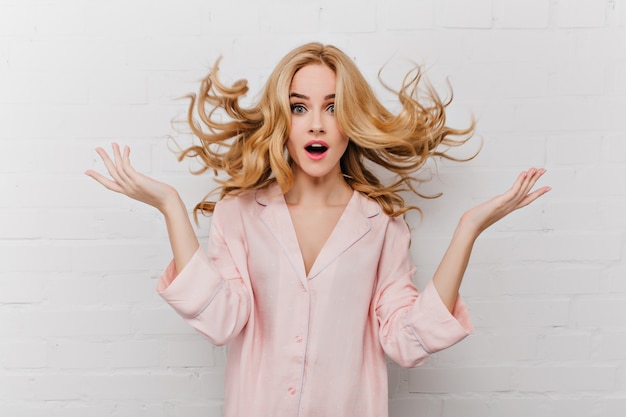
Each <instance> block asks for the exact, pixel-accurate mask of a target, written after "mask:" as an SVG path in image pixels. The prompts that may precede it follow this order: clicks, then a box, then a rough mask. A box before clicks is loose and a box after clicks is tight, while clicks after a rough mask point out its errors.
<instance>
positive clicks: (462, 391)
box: [0, 0, 626, 417]
mask: <svg viewBox="0 0 626 417" xmlns="http://www.w3.org/2000/svg"><path fill="white" fill-rule="evenodd" d="M310 40H321V41H323V42H329V43H333V44H336V45H338V46H340V47H342V48H344V49H345V50H346V51H347V52H348V53H349V54H350V55H351V56H353V57H354V58H355V59H356V61H357V63H358V64H359V65H360V67H361V68H362V70H363V72H364V73H365V75H366V76H367V78H368V79H370V80H375V78H376V73H377V71H378V69H379V68H380V66H381V65H383V64H385V63H386V62H387V61H388V60H389V59H391V61H390V62H389V63H388V64H387V67H386V69H385V72H384V73H383V76H384V78H385V80H386V81H387V82H390V83H393V82H397V81H398V79H397V77H398V76H399V75H400V74H401V73H402V72H403V71H404V70H405V69H406V68H407V66H406V65H407V62H409V61H415V62H418V63H423V64H425V65H427V66H428V67H429V73H428V74H429V75H430V78H431V80H432V81H433V82H434V83H435V84H437V85H443V83H444V81H445V78H446V77H449V78H450V81H451V83H452V85H453V86H454V88H455V90H454V91H455V99H456V100H455V103H454V105H453V106H452V108H451V109H450V120H451V121H452V122H453V123H455V122H456V123H459V124H462V123H463V122H465V121H467V120H468V115H469V114H470V113H471V112H473V113H474V114H476V115H477V116H478V117H479V125H478V136H480V137H481V138H482V140H483V143H484V148H483V151H482V152H481V154H480V155H479V157H478V158H476V159H475V160H473V161H471V162H469V163H466V164H455V163H449V162H440V163H438V164H437V166H438V171H439V176H437V177H435V178H434V179H433V180H432V181H431V182H430V183H428V184H426V185H425V186H424V189H425V190H428V191H433V192H436V191H440V190H443V191H444V192H445V194H444V196H443V197H441V198H439V199H436V200H432V201H419V202H418V203H419V204H420V205H421V206H422V207H423V209H424V218H423V221H421V220H420V218H419V216H417V215H416V214H411V215H410V216H409V220H410V221H411V223H412V225H413V227H414V235H413V246H412V250H413V255H414V258H415V261H416V262H417V263H418V266H419V275H418V277H417V282H418V284H419V285H423V284H424V283H425V282H426V280H428V278H429V276H430V274H431V273H432V272H433V271H434V269H435V267H436V264H437V262H438V260H439V258H440V257H441V255H442V252H443V250H444V248H445V246H446V244H447V241H448V239H449V238H450V235H451V233H452V230H453V228H454V226H455V223H456V221H457V219H458V217H459V216H460V214H461V213H462V212H463V211H464V210H465V209H466V208H469V207H470V206H471V205H473V204H475V203H477V202H479V201H481V200H483V199H485V198H487V197H489V196H491V195H493V194H495V193H498V192H501V191H503V190H504V189H505V188H506V187H507V186H508V185H509V184H510V183H511V181H512V180H513V179H514V178H515V176H516V175H517V173H518V172H519V171H520V170H522V169H524V168H526V167H529V166H533V165H535V166H545V167H547V168H548V170H549V171H548V174H546V176H545V178H544V179H543V180H542V183H545V184H550V185H552V187H553V191H552V192H551V193H549V194H548V195H547V196H545V197H544V198H543V199H542V200H541V201H539V202H537V203H536V204H535V205H534V206H532V207H529V208H528V209H526V210H524V211H521V212H519V213H515V214H514V215H512V216H510V218H507V219H505V220H504V221H503V222H501V223H500V224H497V225H496V226H494V227H493V228H492V229H490V230H489V231H487V232H486V233H485V234H484V236H482V237H481V239H480V241H479V242H478V244H477V247H476V250H475V253H474V257H473V261H472V264H471V266H470V269H469V271H468V273H467V277H466V281H465V282H464V284H463V288H462V291H463V294H464V296H465V299H466V300H467V303H468V304H469V308H470V310H471V313H472V315H473V319H474V322H475V325H476V333H475V335H473V336H471V337H470V338H469V339H467V340H465V341H464V342H462V343H461V344H459V345H457V346H454V347H453V348H451V349H449V350H447V351H444V352H441V353H439V354H436V355H434V356H433V357H432V358H431V360H430V361H429V362H428V363H427V364H426V365H424V366H423V367H421V368H418V369H414V370H404V369H399V368H398V367H397V366H395V365H393V364H392V365H390V395H391V402H390V409H391V416H393V417H408V416H423V417H435V416H436V417H456V416H463V417H487V416H493V417H500V416H507V417H511V416H513V417H516V416H520V417H522V416H523V417H530V416H532V417H537V416H541V417H543V416H545V417H548V416H550V417H553V416H568V417H623V416H624V413H625V412H626V262H625V259H626V245H625V244H626V220H625V219H626V216H625V213H626V127H625V124H624V119H625V115H626V81H625V80H626V0H525V1H522V0H471V1H470V0H465V1H460V0H442V1H435V0H391V1H389V0H359V1H356V0H350V1H341V2H337V1H323V0H316V1H315V0H314V1H310V2H286V1H281V0H273V1H271V0H270V1H265V2H258V1H254V0H237V1H214V0H208V1H206V0H204V1H201V0H157V1H149V0H123V1H122V0H113V1H100V2H95V1H85V0H58V1H54V2H52V1H48V0H0V149H1V150H2V151H1V152H0V416H3V417H4V416H11V417H17V416H25V417H39V416H42V417H43V416H45V417H50V416H52V417H61V416H63V417H74V416H81V417H82V416H85V415H88V416H91V417H105V416H106V417H109V416H120V417H121V416H124V417H126V416H128V417H142V416H145V417H166V416H167V417H173V416H176V417H200V416H202V417H208V416H219V414H220V404H221V399H222V396H223V385H222V378H223V369H224V363H225V351H224V349H222V348H214V347H212V346H211V345H209V344H208V343H207V342H205V341H204V340H203V339H202V338H201V337H200V336H198V335H197V334H195V333H194V332H193V331H192V330H191V329H190V328H189V327H188V326H186V325H185V324H184V323H183V322H182V320H181V319H180V318H179V317H178V316H176V315H175V313H174V312H173V311H172V310H170V309H169V307H167V306H166V305H165V304H164V303H163V302H162V301H161V300H160V299H159V297H158V296H156V295H155V293H154V286H155V282H156V277H157V276H158V274H159V272H160V271H161V270H162V269H163V268H164V266H165V265H166V263H167V262H168V260H169V257H170V253H169V248H168V244H167V239H166V233H165V228H164V226H163V224H162V221H161V219H160V216H159V215H158V214H157V213H156V212H155V211H153V210H151V209H149V208H147V207H143V206H141V205H140V204H137V203H134V202H132V201H130V200H128V199H125V198H123V197H121V196H117V195H114V194H112V193H110V192H108V191H106V190H104V189H103V188H102V187H100V186H98V185H97V184H96V183H95V182H93V181H92V180H90V179H89V178H87V177H85V176H84V175H83V171H84V170H85V169H88V168H93V167H96V168H97V169H99V170H102V166H101V164H100V163H99V162H98V161H97V157H96V154H95V153H94V152H93V148H94V147H95V146H106V145H108V144H109V143H110V142H111V141H113V140H117V141H121V142H123V143H125V144H130V145H131V146H132V147H133V158H134V161H135V164H136V166H137V167H138V169H140V170H141V171H144V172H146V173H149V174H151V175H154V176H156V177H158V178H160V179H163V180H165V181H168V182H171V183H172V184H174V185H176V186H177V187H178V188H179V190H180V192H181V194H182V195H183V198H184V199H185V201H186V202H187V203H188V204H189V205H190V206H191V205H192V204H193V203H194V202H195V201H196V200H198V199H199V198H201V197H202V196H203V195H204V193H205V192H206V191H207V189H208V185H207V184H206V180H205V179H203V178H195V177H191V176H189V175H188V174H187V172H186V169H187V166H188V165H187V164H186V163H185V164H178V163H176V162H175V159H174V156H173V155H172V154H171V153H170V152H169V151H168V142H167V139H166V137H167V135H169V134H172V133H174V132H173V130H172V128H171V125H170V121H171V120H172V119H173V118H174V117H177V116H180V115H181V114H183V112H184V109H185V102H184V101H178V100H175V98H176V97H179V96H182V95H184V94H186V93H189V92H192V91H194V90H195V89H196V87H197V80H198V78H199V77H200V76H201V75H203V74H204V72H205V71H206V69H207V67H208V66H209V65H210V64H212V62H213V61H214V60H215V59H216V58H217V57H218V56H219V55H224V60H223V63H222V69H223V72H224V75H225V76H226V77H227V79H237V78H248V79H249V80H250V83H251V88H252V92H251V95H254V93H255V92H256V91H258V89H259V88H260V86H261V84H262V82H263V80H264V77H265V76H266V75H267V74H268V72H269V71H270V69H271V68H272V66H273V65H274V64H275V62H276V60H277V59H279V58H280V57H281V56H282V55H283V54H284V53H285V52H286V51H287V50H289V49H291V48H292V47H293V46H295V45H297V44H300V43H302V42H305V41H310ZM374 87H375V88H376V89H377V91H380V90H381V89H380V87H379V86H378V85H376V84H375V85H374ZM385 97H388V96H385ZM179 139H180V140H181V141H185V140H187V138H183V137H179ZM472 146H475V145H470V146H469V147H468V148H467V153H466V154H469V153H470V152H471V150H472V149H475V148H472ZM458 152H461V153H462V152H463V151H462V150H460V151H458ZM208 224H209V221H208V220H203V221H202V222H201V225H200V227H199V228H198V234H199V235H200V236H201V237H203V238H204V237H206V230H207V226H208Z"/></svg>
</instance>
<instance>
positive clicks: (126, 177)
mask: <svg viewBox="0 0 626 417" xmlns="http://www.w3.org/2000/svg"><path fill="white" fill-rule="evenodd" d="M112 147H113V152H112V153H113V159H111V157H110V156H109V154H108V153H107V152H106V151H105V150H104V149H102V148H96V152H97V153H98V155H100V158H102V161H103V162H104V165H105V167H106V169H107V171H108V172H109V175H110V176H111V178H107V177H106V176H104V175H102V174H100V173H98V172H96V171H93V170H87V171H86V172H85V174H86V175H88V176H90V177H91V178H93V179H95V180H96V181H98V182H99V183H100V184H102V185H103V186H105V187H106V188H108V189H109V190H111V191H115V192H117V193H120V194H124V195H126V196H128V197H130V198H132V199H135V200H137V201H140V202H142V203H145V204H149V205H151V206H153V207H155V208H157V209H158V210H159V211H160V212H162V213H164V212H165V210H166V208H167V206H168V204H170V203H172V202H174V201H178V200H179V197H178V193H177V191H176V189H175V188H174V187H172V186H170V185H168V184H165V183H163V182H160V181H157V180H155V179H153V178H150V177H148V176H146V175H144V174H141V173H139V172H137V171H136V170H135V168H133V166H132V165H131V163H130V148H129V147H128V146H125V147H124V153H123V154H122V152H121V151H120V146H119V145H118V144H117V143H113V145H112Z"/></svg>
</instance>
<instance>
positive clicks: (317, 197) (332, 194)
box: [285, 172, 353, 207]
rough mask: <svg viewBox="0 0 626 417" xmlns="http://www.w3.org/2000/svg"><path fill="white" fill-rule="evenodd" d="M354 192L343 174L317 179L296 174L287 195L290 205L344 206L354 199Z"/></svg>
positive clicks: (286, 198) (286, 199)
mask: <svg viewBox="0 0 626 417" xmlns="http://www.w3.org/2000/svg"><path fill="white" fill-rule="evenodd" d="M352 194H353V190H352V188H350V186H349V185H348V183H347V182H346V181H345V179H344V178H343V175H342V174H341V172H339V173H338V174H336V175H331V176H326V177H323V178H315V177H310V176H308V175H305V174H303V173H298V172H295V173H294V182H293V185H292V186H291V189H289V191H287V193H286V194H285V201H286V202H287V204H289V205H307V206H309V207H314V206H343V205H345V204H346V203H347V202H348V200H350V198H351V197H352Z"/></svg>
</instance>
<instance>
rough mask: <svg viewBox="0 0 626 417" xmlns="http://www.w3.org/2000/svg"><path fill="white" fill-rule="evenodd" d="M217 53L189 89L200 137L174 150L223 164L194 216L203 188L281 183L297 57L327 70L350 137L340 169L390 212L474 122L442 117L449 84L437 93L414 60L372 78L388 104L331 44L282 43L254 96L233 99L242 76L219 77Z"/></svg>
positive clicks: (210, 165) (206, 163)
mask: <svg viewBox="0 0 626 417" xmlns="http://www.w3.org/2000/svg"><path fill="white" fill-rule="evenodd" d="M219 62H220V60H219V59H218V60H217V62H216V63H215V65H214V66H213V67H212V69H211V70H210V72H209V74H208V75H207V76H206V77H205V78H204V79H203V80H202V83H201V87H200V90H199V93H198V94H197V95H196V94H192V95H190V96H189V98H190V104H189V107H188V111H187V123H188V125H189V126H190V128H191V131H192V133H193V134H194V135H195V136H196V137H197V138H198V139H199V140H200V143H199V144H196V145H193V146H190V147H188V148H186V149H184V150H182V152H181V153H180V155H179V160H183V159H184V158H185V157H191V158H198V159H199V160H200V161H201V163H202V168H201V169H198V170H195V171H194V173H195V174H201V173H203V172H206V171H213V172H214V173H215V175H216V176H217V175H218V173H220V172H221V173H223V174H225V175H221V176H220V177H221V178H216V182H217V184H219V185H218V187H217V188H216V189H215V190H213V191H212V192H211V193H209V194H208V195H207V196H206V197H205V198H204V199H203V200H202V201H201V202H199V203H198V204H197V205H196V206H195V208H194V215H195V216H197V215H198V213H203V214H206V213H212V212H213V210H214V208H215V202H214V201H211V199H210V196H211V195H215V194H219V199H222V198H224V197H226V196H235V195H239V194H241V193H244V192H247V191H250V190H258V189H261V188H264V187H267V186H269V185H270V184H273V183H278V185H279V186H280V188H281V190H282V192H283V193H286V192H287V191H288V190H289V189H290V187H291V185H292V183H293V170H292V162H291V160H290V158H289V156H288V153H287V151H286V142H287V139H288V137H289V133H290V125H291V108H290V103H289V89H290V86H291V81H292V79H293V77H294V74H295V73H296V72H297V71H298V70H300V69H301V68H302V67H304V66H306V65H310V64H322V65H326V66H328V67H329V68H330V69H332V70H333V71H334V72H335V77H336V90H335V116H336V117H337V122H338V125H339V127H340V129H341V130H342V132H343V133H344V134H346V135H347V136H348V138H349V144H348V147H347V149H346V151H345V153H344V155H343V157H342V158H341V162H340V163H341V170H342V173H343V175H344V178H345V180H346V182H347V183H348V184H349V185H350V186H351V187H352V188H353V189H354V190H356V191H358V192H360V193H362V194H363V195H365V196H366V197H368V198H370V199H373V200H375V201H376V202H377V203H378V204H379V205H380V207H381V208H382V210H383V211H384V212H385V213H386V214H388V215H390V216H398V215H401V214H403V213H405V212H406V211H408V210H410V209H417V210H419V208H418V207H416V206H408V205H406V204H405V200H404V198H403V197H402V193H403V192H406V191H410V192H413V193H415V194H417V195H419V196H422V197H425V196H423V195H421V194H420V193H419V192H418V191H417V188H416V183H418V182H419V179H417V178H416V177H415V176H414V174H415V173H416V171H418V170H419V169H420V168H421V167H422V166H423V165H424V163H425V162H426V161H427V160H428V158H430V157H433V156H440V157H443V158H446V159H453V160H457V158H453V157H451V156H449V155H447V154H446V151H447V150H449V149H450V148H451V147H455V146H459V145H461V144H463V143H465V142H467V140H469V139H470V137H471V135H472V133H473V130H474V125H475V123H474V121H473V120H472V122H471V123H470V126H469V127H467V128H463V129H454V128H451V127H448V126H446V114H445V110H446V107H447V106H448V105H449V104H450V102H451V101H452V94H450V98H449V99H447V100H445V101H444V100H442V99H440V97H439V95H438V94H437V92H436V91H435V90H434V88H433V87H432V85H431V84H430V83H428V82H427V81H426V80H424V79H423V77H422V72H421V70H420V68H419V67H416V68H415V69H413V70H412V71H409V72H408V73H407V74H406V75H405V77H404V79H403V80H402V84H401V87H400V89H399V90H397V91H395V90H393V89H392V88H390V87H388V86H387V85H386V84H384V83H382V81H381V83H382V85H383V86H384V87H385V88H386V89H388V90H389V91H392V92H393V93H394V94H395V95H397V97H398V100H399V103H400V105H401V108H400V110H399V111H398V112H397V114H394V113H392V112H391V111H389V110H388V109H387V108H386V107H385V106H384V105H383V104H382V103H381V102H380V101H379V100H378V99H377V97H376V96H375V94H374V92H373V90H372V89H371V87H370V85H369V84H368V83H367V81H366V80H365V78H364V77H363V75H362V74H361V72H360V71H359V69H358V68H357V66H356V65H355V64H354V62H353V61H352V60H351V59H350V58H349V57H348V56H347V55H346V54H345V53H343V52H342V51H341V50H339V49H338V48H336V47H334V46H331V45H323V44H321V43H316V42H314V43H308V44H305V45H302V46H300V47H298V48H296V49H294V50H292V51H291V52H289V53H288V54H287V55H286V56H285V57H284V58H283V59H282V60H281V61H280V62H279V63H278V65H277V66H276V68H275V69H274V71H273V72H272V73H271V75H270V76H269V78H268V79H267V82H266V84H265V87H264V89H263V91H262V94H261V96H260V98H259V99H258V101H257V103H256V104H255V105H252V106H249V107H243V106H241V105H240V98H241V97H242V96H244V95H245V94H246V93H247V92H248V83H247V81H246V80H239V81H236V82H234V83H233V84H232V85H225V84H223V83H221V82H220V80H219V77H218V72H219ZM379 78H380V74H379ZM377 167H381V168H384V169H385V170H387V171H390V172H391V173H392V174H394V175H395V177H394V179H393V180H392V181H390V182H391V183H389V184H383V182H382V181H381V180H380V179H379V177H378V176H377V174H376V173H375V171H376V170H377ZM429 197H436V196H429Z"/></svg>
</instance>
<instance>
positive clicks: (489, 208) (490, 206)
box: [463, 168, 550, 233]
mask: <svg viewBox="0 0 626 417" xmlns="http://www.w3.org/2000/svg"><path fill="white" fill-rule="evenodd" d="M545 172H546V171H545V169H538V170H537V169H534V168H532V169H530V170H528V171H526V172H522V173H521V174H520V175H519V177H518V178H517V180H516V181H515V183H514V184H513V186H512V187H511V188H510V189H509V190H507V191H506V192H505V193H503V194H500V195H498V196H496V197H494V198H492V199H490V200H488V201H485V202H484V203H482V204H480V205H478V206H476V207H474V208H472V209H470V210H469V211H467V212H466V213H465V214H464V215H463V218H464V220H466V221H468V222H470V223H471V224H472V225H474V227H475V228H476V231H477V233H481V232H482V231H484V230H485V229H487V228H488V227H489V226H491V225H492V224H494V223H495V222H497V221H498V220H500V219H502V218H503V217H505V216H507V215H508V214H510V213H511V212H513V211H515V210H517V209H519V208H522V207H524V206H527V205H528V204H530V203H532V202H533V201H535V200H536V199H537V198H539V197H540V196H542V195H543V194H545V193H546V192H548V191H549V190H550V187H542V188H540V189H538V190H535V191H533V192H531V189H532V188H533V186H534V185H535V183H536V182H537V180H538V179H539V178H540V177H541V176H542V175H543V174H544V173H545Z"/></svg>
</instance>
